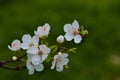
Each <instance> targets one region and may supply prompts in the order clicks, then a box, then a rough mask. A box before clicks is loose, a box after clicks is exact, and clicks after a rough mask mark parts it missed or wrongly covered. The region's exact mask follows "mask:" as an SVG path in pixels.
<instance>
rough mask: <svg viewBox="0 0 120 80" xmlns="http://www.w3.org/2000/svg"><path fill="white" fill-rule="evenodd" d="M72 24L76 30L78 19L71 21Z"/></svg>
mask: <svg viewBox="0 0 120 80" xmlns="http://www.w3.org/2000/svg"><path fill="white" fill-rule="evenodd" d="M72 26H73V27H74V28H75V29H76V30H78V28H79V23H78V21H76V20H74V21H73V23H72Z"/></svg>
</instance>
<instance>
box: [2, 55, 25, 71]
mask: <svg viewBox="0 0 120 80" xmlns="http://www.w3.org/2000/svg"><path fill="white" fill-rule="evenodd" d="M26 55H27V54H24V55H22V56H20V57H18V58H17V60H12V59H10V60H6V61H0V67H1V68H4V69H9V70H21V69H25V68H26V67H25V66H17V67H11V66H5V64H8V63H11V62H17V61H19V60H21V59H22V58H23V57H25V56H26Z"/></svg>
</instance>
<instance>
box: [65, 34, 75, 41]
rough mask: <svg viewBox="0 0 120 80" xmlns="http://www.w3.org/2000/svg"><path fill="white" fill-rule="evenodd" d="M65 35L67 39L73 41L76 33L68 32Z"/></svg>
mask: <svg viewBox="0 0 120 80" xmlns="http://www.w3.org/2000/svg"><path fill="white" fill-rule="evenodd" d="M64 37H65V39H66V40H67V41H71V40H72V39H73V38H74V35H72V34H70V33H66V34H65V36H64Z"/></svg>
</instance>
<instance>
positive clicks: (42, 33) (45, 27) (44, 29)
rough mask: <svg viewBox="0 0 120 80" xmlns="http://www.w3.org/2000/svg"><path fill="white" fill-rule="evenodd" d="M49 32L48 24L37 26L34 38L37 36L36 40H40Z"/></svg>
mask: <svg viewBox="0 0 120 80" xmlns="http://www.w3.org/2000/svg"><path fill="white" fill-rule="evenodd" d="M49 31H50V25H49V24H48V23H46V24H45V25H43V26H39V27H38V28H37V31H34V33H35V36H37V37H38V38H41V37H43V36H48V34H49Z"/></svg>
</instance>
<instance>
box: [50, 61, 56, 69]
mask: <svg viewBox="0 0 120 80" xmlns="http://www.w3.org/2000/svg"><path fill="white" fill-rule="evenodd" d="M55 63H56V61H53V62H52V66H51V69H54V68H55Z"/></svg>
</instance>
